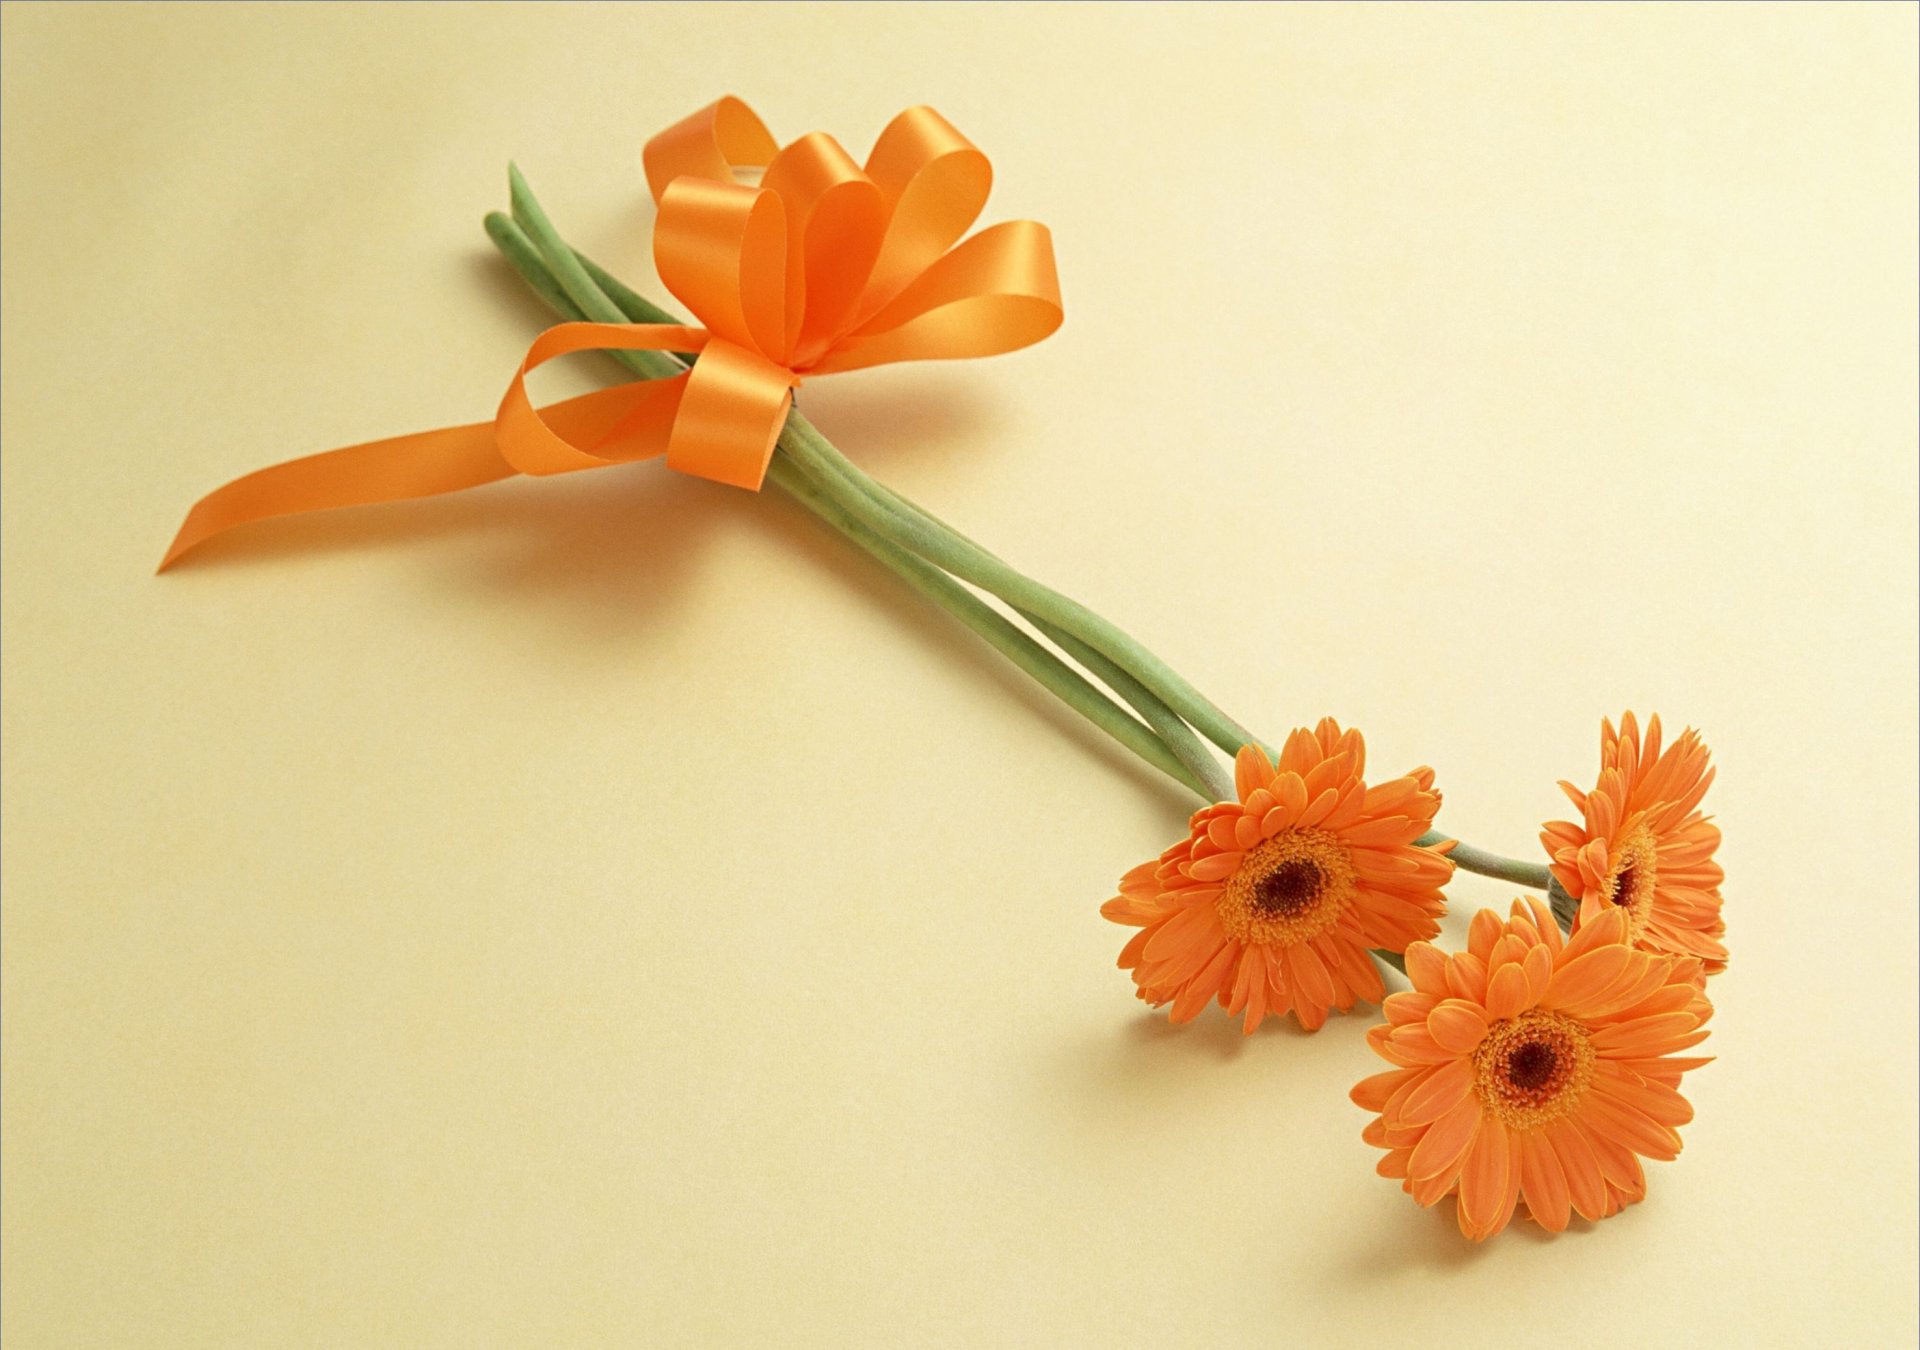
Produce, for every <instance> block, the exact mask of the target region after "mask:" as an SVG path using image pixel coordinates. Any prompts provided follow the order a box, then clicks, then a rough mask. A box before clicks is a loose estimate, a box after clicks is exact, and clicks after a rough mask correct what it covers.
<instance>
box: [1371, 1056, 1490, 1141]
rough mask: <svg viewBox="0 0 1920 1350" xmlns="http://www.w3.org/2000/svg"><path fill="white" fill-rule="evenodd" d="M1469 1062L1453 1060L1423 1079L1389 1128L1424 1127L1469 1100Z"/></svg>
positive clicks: (1470, 1079) (1471, 1066)
mask: <svg viewBox="0 0 1920 1350" xmlns="http://www.w3.org/2000/svg"><path fill="white" fill-rule="evenodd" d="M1472 1093H1473V1061H1472V1060H1470V1059H1456V1060H1453V1061H1451V1062H1450V1063H1447V1064H1444V1065H1442V1066H1441V1067H1440V1068H1438V1069H1436V1070H1435V1071H1434V1072H1433V1073H1431V1074H1429V1075H1428V1076H1427V1079H1426V1081H1425V1082H1423V1083H1421V1084H1420V1086H1418V1087H1416V1088H1415V1089H1414V1090H1413V1091H1412V1092H1411V1093H1409V1094H1408V1096H1407V1100H1406V1102H1405V1103H1404V1104H1403V1105H1402V1106H1401V1107H1400V1113H1399V1115H1398V1116H1395V1117H1394V1118H1392V1119H1391V1120H1389V1121H1388V1123H1389V1124H1391V1125H1398V1126H1412V1125H1426V1124H1428V1123H1430V1122H1432V1121H1435V1120H1438V1119H1439V1118H1440V1117H1441V1116H1443V1115H1445V1114H1446V1113H1447V1112H1449V1111H1451V1110H1453V1109H1454V1107H1456V1106H1458V1105H1459V1104H1460V1103H1461V1102H1463V1101H1469V1100H1471V1099H1472Z"/></svg>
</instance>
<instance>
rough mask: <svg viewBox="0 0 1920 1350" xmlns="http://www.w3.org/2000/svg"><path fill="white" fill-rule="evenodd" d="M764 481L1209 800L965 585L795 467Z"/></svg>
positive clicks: (771, 470)
mask: <svg viewBox="0 0 1920 1350" xmlns="http://www.w3.org/2000/svg"><path fill="white" fill-rule="evenodd" d="M767 478H768V481H769V482H772V483H774V484H775V485H777V486H778V487H780V488H781V489H782V490H783V491H785V492H786V493H788V494H789V495H790V496H792V497H793V498H794V500H796V501H798V502H799V503H800V504H801V505H802V506H804V507H806V508H807V509H808V510H809V511H811V512H813V513H814V514H815V515H816V516H819V517H820V518H821V519H822V520H823V521H825V522H826V523H827V524H829V525H831V526H833V527H834V528H835V529H837V530H839V531H840V532H841V533H842V534H844V535H846V537H847V538H848V539H850V540H852V541H853V542H854V543H855V544H858V545H859V546H860V547H861V548H863V549H865V550H866V551H867V552H868V553H870V554H872V555H873V556H874V557H875V558H877V559H878V560H879V561H881V562H882V563H885V564H886V565H887V566H888V567H890V568H892V569H893V571H894V572H895V573H896V574H898V576H899V577H900V579H901V580H902V581H905V582H906V583H907V584H908V585H909V586H911V587H913V588H914V589H915V590H917V591H919V592H920V593H921V594H922V595H924V596H926V597H927V598H928V599H930V600H932V601H933V602H934V603H935V604H937V605H939V606H940V607H941V608H942V609H945V610H946V611H947V612H948V613H949V614H952V615H953V616H954V617H955V618H957V619H959V620H960V621H961V622H962V623H964V624H965V625H966V626H967V627H969V628H971V629H972V630H973V631H974V632H976V633H978V634H979V635H980V636H981V637H983V638H985V639H986V640H987V641H988V642H989V643H991V644H993V646H994V648H995V649H996V650H998V651H999V652H1000V653H1001V654H1002V655H1004V656H1005V657H1006V658H1007V659H1008V660H1010V661H1012V662H1013V663H1014V664H1015V665H1016V666H1018V667H1020V669H1022V670H1024V671H1025V672H1026V673H1027V674H1029V675H1031V676H1032V677H1033V678H1034V679H1035V680H1037V681H1039V682H1040V683H1041V684H1042V685H1044V686H1045V687H1046V688H1047V690H1048V691H1049V692H1051V693H1053V694H1055V695H1057V696H1058V697H1059V698H1060V700H1061V701H1062V702H1064V703H1065V704H1066V705H1067V706H1068V707H1070V708H1072V709H1073V710H1074V711H1075V712H1077V713H1079V714H1080V715H1081V716H1083V717H1085V718H1086V719H1087V720H1088V721H1089V722H1091V723H1093V724H1094V725H1095V726H1097V727H1099V728H1100V729H1101V730H1102V731H1104V732H1106V733H1107V734H1108V735H1109V736H1111V737H1113V738H1114V739H1115V740H1116V741H1118V742H1120V744H1122V745H1124V746H1126V748H1127V749H1129V750H1131V751H1133V753H1134V754H1136V755H1138V756H1140V758H1141V759H1143V760H1145V761H1146V762H1147V763H1149V764H1151V765H1153V767H1154V768H1156V769H1159V770H1160V771H1161V772H1162V773H1164V774H1166V775H1167V776H1168V777H1170V778H1172V779H1174V780H1175V781H1176V782H1179V783H1181V784H1184V785H1185V786H1186V787H1189V788H1191V789H1192V790H1193V791H1194V792H1195V793H1197V794H1199V795H1200V796H1203V797H1204V796H1206V795H1207V792H1208V785H1207V784H1206V783H1205V782H1204V781H1202V780H1201V779H1200V778H1199V777H1198V776H1196V775H1195V774H1194V773H1193V772H1192V771H1191V770H1189V769H1188V768H1187V766H1186V765H1184V764H1182V763H1181V762H1180V761H1179V760H1178V759H1177V758H1175V757H1174V755H1173V754H1172V753H1171V752H1170V751H1169V750H1168V749H1167V747H1166V745H1165V744H1164V743H1163V742H1162V741H1161V740H1160V739H1159V737H1157V736H1155V735H1154V734H1153V732H1152V731H1150V730H1149V729H1148V728H1146V727H1143V726H1142V725H1140V723H1138V722H1136V721H1135V720H1134V719H1133V718H1131V717H1129V716H1127V714H1126V713H1124V712H1122V711H1121V710H1120V709H1119V708H1118V707H1116V706H1114V703H1113V701H1112V700H1111V699H1109V698H1107V697H1106V696H1105V695H1104V694H1102V693H1101V692H1100V691H1099V690H1098V689H1096V688H1094V686H1093V685H1091V684H1089V683H1088V682H1087V681H1086V680H1085V679H1083V678H1082V677H1081V676H1080V675H1079V674H1078V673H1076V672H1075V671H1074V670H1073V668H1072V667H1070V666H1068V665H1067V663H1066V662H1064V661H1062V660H1061V659H1060V658H1059V657H1057V656H1055V655H1054V654H1053V653H1052V652H1050V651H1048V650H1047V649H1046V648H1045V647H1043V646H1041V645H1040V644H1039V643H1038V642H1035V641H1034V640H1033V639H1032V638H1030V637H1028V636H1027V635H1026V633H1024V632H1022V631H1021V630H1020V628H1019V627H1018V626H1017V625H1016V624H1014V623H1013V622H1012V621H1011V620H1009V619H1007V618H1005V617H1004V616H1002V615H1001V614H1000V613H999V611H997V610H995V609H994V608H993V607H992V606H990V605H988V604H987V603H986V602H985V601H983V600H981V599H980V598H979V597H977V596H975V595H974V594H973V592H971V591H969V590H968V589H967V588H966V587H965V586H962V585H961V584H960V583H959V582H957V581H955V580H954V579H953V578H952V577H950V576H948V575H947V574H946V573H945V572H942V571H941V570H940V569H939V568H937V567H935V566H933V564H931V563H929V562H927V561H925V560H924V559H921V558H918V557H915V556H914V555H913V554H911V553H908V552H906V551H905V550H904V549H899V548H895V547H894V546H893V545H892V544H889V543H888V542H887V541H886V540H884V539H882V538H880V537H879V536H878V535H876V534H874V533H873V532H872V531H871V530H869V529H867V528H865V527H864V526H862V525H861V524H860V523H859V522H858V521H856V520H854V519H853V517H852V516H850V515H848V514H847V512H846V511H845V510H844V509H842V508H841V506H840V504H839V503H838V502H836V501H834V500H833V499H832V498H831V497H829V496H827V494H826V493H824V492H823V491H821V489H820V487H819V486H818V485H817V484H815V483H813V482H811V481H810V480H809V479H808V478H807V476H806V475H805V473H803V472H802V471H801V469H800V468H799V466H798V465H795V464H792V463H789V462H785V461H782V460H779V459H775V460H774V461H773V463H772V464H771V465H769V466H768V469H767Z"/></svg>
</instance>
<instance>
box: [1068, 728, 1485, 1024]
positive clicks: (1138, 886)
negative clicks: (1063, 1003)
mask: <svg viewBox="0 0 1920 1350" xmlns="http://www.w3.org/2000/svg"><path fill="white" fill-rule="evenodd" d="M1366 758H1367V751H1366V745H1365V742H1363V741H1362V740H1361V738H1360V733H1359V732H1357V731H1342V730H1341V729H1340V726H1339V724H1338V723H1336V722H1335V721H1334V720H1333V719H1332V718H1330V717H1329V718H1324V719H1322V720H1321V722H1320V725H1319V726H1318V727H1316V728H1315V729H1314V730H1312V731H1308V730H1306V729H1305V728H1304V727H1303V728H1301V729H1300V730H1298V731H1296V732H1294V733H1293V734H1292V735H1291V736H1289V737H1288V738H1287V743H1286V745H1285V747H1284V748H1283V749H1282V750H1281V752H1280V763H1279V764H1278V766H1276V765H1275V764H1274V763H1273V762H1272V761H1271V760H1269V759H1268V758H1267V756H1266V752H1265V751H1263V750H1261V749H1260V748H1259V747H1258V746H1252V745H1249V746H1245V747H1243V748H1242V749H1241V751H1240V754H1239V756H1238V757H1237V758H1236V760H1235V761H1234V787H1235V789H1236V791H1237V792H1238V795H1239V798H1240V799H1239V800H1238V801H1232V802H1219V803H1217V804H1215V805H1213V806H1209V807H1205V808H1203V809H1202V810H1199V811H1196V812H1195V813H1194V816H1193V820H1192V822H1191V827H1190V828H1191V832H1190V833H1189V835H1188V837H1187V838H1185V839H1183V840H1181V841H1180V842H1179V843H1178V844H1175V845H1174V846H1173V847H1172V848H1170V849H1168V850H1167V851H1166V852H1165V853H1162V854H1161V855H1160V857H1159V859H1158V860H1157V861H1154V862H1149V863H1142V864H1141V865H1140V866H1139V867H1136V868H1134V869H1133V870H1132V871H1131V872H1129V873H1127V875H1126V876H1125V877H1124V878H1122V879H1121V882H1120V894H1119V895H1117V896H1115V897H1114V898H1113V899H1111V900H1109V901H1107V903H1106V904H1105V905H1103V906H1101V909H1100V912H1101V913H1102V914H1104V915H1106V916H1107V917H1108V918H1109V919H1112V920H1113V921H1114V922H1115V923H1124V924H1131V925H1132V926H1134V927H1136V928H1138V929H1140V932H1139V933H1137V934H1135V935H1134V938H1133V940H1132V941H1131V942H1129V943H1127V945H1126V949H1125V950H1123V951H1122V952H1121V953H1120V965H1121V968H1122V969H1125V970H1131V971H1132V972H1133V978H1134V983H1135V984H1136V985H1138V986H1139V990H1138V992H1139V995H1140V997H1141V998H1143V999H1145V1000H1146V1001H1147V1002H1149V1003H1151V1004H1153V1006H1155V1007H1156V1008H1157V1007H1159V1006H1161V1005H1162V1004H1165V1003H1169V1002H1171V1003H1172V1004H1173V1010H1172V1012H1171V1013H1170V1014H1169V1016H1170V1017H1171V1018H1172V1020H1173V1021H1175V1022H1186V1021H1190V1020H1192V1019H1193V1018H1194V1017H1196V1016H1198V1015H1199V1013H1200V1010H1201V1009H1202V1008H1204V1007H1206V1006H1207V1004H1208V1003H1209V1002H1210V1001H1211V1000H1213V999H1215V998H1217V999H1219V1001H1220V1006H1221V1007H1223V1008H1225V1009H1226V1010H1227V1011H1228V1012H1230V1013H1234V1014H1244V1016H1245V1018H1246V1031H1247V1034H1248V1035H1251V1034H1252V1033H1253V1029H1254V1028H1255V1027H1257V1026H1259V1025H1260V1019H1261V1018H1262V1017H1264V1016H1266V1015H1267V1014H1268V1013H1272V1014H1273V1015H1275V1016H1279V1015H1281V1014H1283V1013H1285V1012H1287V1011H1288V1009H1292V1011H1293V1014H1294V1016H1296V1017H1298V1018H1299V1019H1300V1025H1302V1026H1304V1027H1306V1028H1307V1029H1308V1030H1310V1031H1311V1030H1314V1029H1316V1028H1318V1027H1319V1026H1320V1025H1321V1024H1323V1023H1324V1022H1325V1021H1326V1020H1327V1012H1328V1010H1329V1009H1331V1008H1339V1009H1340V1010H1342V1011H1343V1012H1344V1011H1345V1010H1347V1009H1349V1008H1351V1007H1352V1006H1353V1004H1354V1001H1355V1000H1356V999H1366V1000H1367V1001H1368V1002H1370V1003H1377V1002H1379V1000H1380V998H1381V996H1382V995H1383V994H1384V993H1385V986H1383V985H1382V984H1381V983H1380V972H1379V971H1378V970H1376V969H1375V968H1374V965H1373V961H1372V958H1370V957H1369V956H1368V955H1367V949H1368V948H1369V947H1378V948H1382V949H1384V950H1386V951H1393V952H1398V951H1404V950H1405V949H1406V946H1407V944H1408V943H1410V942H1415V941H1418V940H1419V939H1421V938H1426V937H1432V936H1433V935H1434V934H1435V933H1437V932H1438V931H1439V922H1438V920H1439V917H1440V914H1441V911H1442V910H1444V909H1445V908H1446V903H1445V901H1444V900H1442V898H1441V895H1440V888H1441V887H1442V886H1443V885H1445V884H1446V882H1447V879H1448V878H1449V877H1450V876H1452V875H1453V864H1452V863H1450V862H1448V861H1447V859H1446V856H1445V854H1444V852H1443V850H1444V849H1445V848H1446V847H1447V845H1441V846H1438V847H1435V848H1416V847H1414V844H1413V841H1414V840H1415V839H1418V838H1419V837H1420V836H1421V835H1422V834H1425V833H1426V831H1427V829H1428V827H1429V826H1430V825H1431V824H1432V823H1433V816H1434V813H1435V812H1436V811H1438V810H1439V809H1440V794H1439V793H1438V792H1435V791H1434V790H1433V770H1431V769H1424V768H1423V769H1415V770H1414V771H1413V772H1412V773H1410V774H1407V775H1405V776H1404V777H1401V778H1395V779H1393V780H1392V781H1390V782H1386V783H1382V784H1380V785H1379V786H1378V787H1373V788H1369V787H1368V786H1367V785H1366V784H1365V783H1364V782H1363V781H1361V777H1360V775H1361V774H1362V772H1364V771H1365V769H1366Z"/></svg>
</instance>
